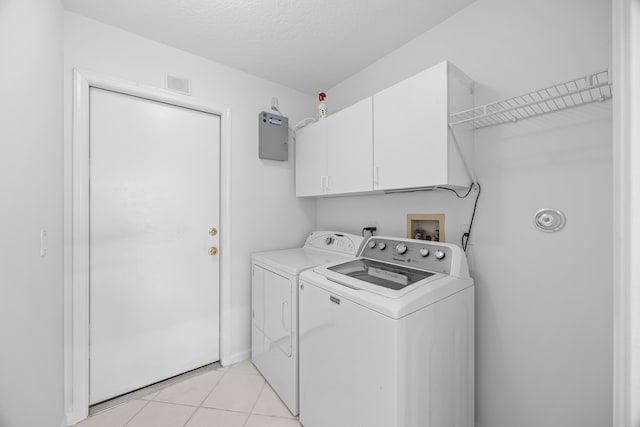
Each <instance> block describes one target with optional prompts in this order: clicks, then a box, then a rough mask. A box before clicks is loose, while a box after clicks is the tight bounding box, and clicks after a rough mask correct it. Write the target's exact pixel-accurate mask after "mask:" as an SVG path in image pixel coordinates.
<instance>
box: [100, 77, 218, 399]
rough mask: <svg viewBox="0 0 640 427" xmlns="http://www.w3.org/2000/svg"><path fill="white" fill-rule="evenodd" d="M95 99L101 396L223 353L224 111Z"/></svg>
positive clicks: (104, 95)
mask: <svg viewBox="0 0 640 427" xmlns="http://www.w3.org/2000/svg"><path fill="white" fill-rule="evenodd" d="M90 99H91V100H90V108H91V109H90V150H91V154H90V334H91V335H90V385H89V388H90V403H91V404H93V403H97V402H100V401H103V400H106V399H109V398H111V397H114V396H117V395H120V394H123V393H126V392H129V391H131V390H135V389H137V388H140V387H143V386H145V385H148V384H152V383H154V382H157V381H160V380H163V379H166V378H168V377H171V376H174V375H177V374H180V373H182V372H185V371H188V370H191V369H194V368H197V367H200V366H203V365H205V364H208V363H212V362H214V361H216V360H218V359H219V338H218V337H219V257H218V256H217V255H213V256H212V255H210V254H209V248H210V247H217V246H218V243H219V236H218V235H215V236H212V235H210V234H209V229H210V228H212V227H216V228H217V227H218V221H219V147H220V119H219V117H218V116H215V115H212V114H207V113H203V112H199V111H195V110H190V109H186V108H182V107H177V106H173V105H168V104H164V103H160V102H155V101H150V100H147V99H142V98H137V97H133V96H129V95H124V94H120V93H115V92H109V91H105V90H101V89H95V88H92V89H91V93H90Z"/></svg>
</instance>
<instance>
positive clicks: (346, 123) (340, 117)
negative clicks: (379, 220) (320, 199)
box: [296, 97, 373, 197]
mask: <svg viewBox="0 0 640 427" xmlns="http://www.w3.org/2000/svg"><path fill="white" fill-rule="evenodd" d="M372 105H373V104H372V99H371V97H369V98H367V99H364V100H363V101H360V102H358V103H357V104H354V105H352V106H350V107H348V108H345V109H344V110H342V111H339V112H337V113H334V114H332V115H331V116H329V117H327V118H326V119H323V120H320V121H318V122H316V123H314V124H312V125H309V126H307V127H305V128H303V129H301V130H300V131H299V132H298V133H297V135H296V196H298V197H301V196H324V195H331V194H346V193H359V192H364V191H372V190H373V181H372V167H373V136H372V132H373V119H372V116H373V111H372Z"/></svg>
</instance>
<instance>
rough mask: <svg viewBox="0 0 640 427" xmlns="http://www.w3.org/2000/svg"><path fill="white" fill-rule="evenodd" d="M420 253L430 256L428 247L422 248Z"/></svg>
mask: <svg viewBox="0 0 640 427" xmlns="http://www.w3.org/2000/svg"><path fill="white" fill-rule="evenodd" d="M420 255H422V257H423V258H424V257H428V256H429V249H428V248H420Z"/></svg>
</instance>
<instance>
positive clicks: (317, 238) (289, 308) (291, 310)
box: [251, 231, 364, 415]
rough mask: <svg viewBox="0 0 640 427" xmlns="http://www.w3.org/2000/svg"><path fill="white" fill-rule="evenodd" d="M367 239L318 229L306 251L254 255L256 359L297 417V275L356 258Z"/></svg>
mask: <svg viewBox="0 0 640 427" xmlns="http://www.w3.org/2000/svg"><path fill="white" fill-rule="evenodd" d="M363 241H364V238H363V237H361V236H357V235H353V234H347V233H339V232H335V231H314V232H312V233H311V234H309V236H308V237H307V240H306V242H305V244H304V246H303V247H302V248H294V249H285V250H278V251H270V252H259V253H254V254H252V257H251V259H252V265H251V270H252V280H251V306H252V321H251V360H252V362H253V364H254V365H255V366H256V368H258V370H259V371H260V373H262V375H263V376H264V378H265V379H266V380H267V382H268V383H269V384H270V385H271V387H272V388H273V389H274V391H275V392H276V393H277V394H278V396H280V398H281V399H282V401H283V402H284V403H285V404H286V405H287V407H288V408H289V410H290V411H291V413H292V414H294V415H297V414H298V395H299V392H298V390H299V385H298V384H299V383H298V277H299V275H300V273H301V272H302V271H304V270H307V269H309V268H313V267H316V266H319V265H322V264H327V263H330V262H335V261H338V260H340V261H344V260H346V259H349V258H355V256H356V254H357V253H358V250H359V249H360V246H361V245H362V242H363Z"/></svg>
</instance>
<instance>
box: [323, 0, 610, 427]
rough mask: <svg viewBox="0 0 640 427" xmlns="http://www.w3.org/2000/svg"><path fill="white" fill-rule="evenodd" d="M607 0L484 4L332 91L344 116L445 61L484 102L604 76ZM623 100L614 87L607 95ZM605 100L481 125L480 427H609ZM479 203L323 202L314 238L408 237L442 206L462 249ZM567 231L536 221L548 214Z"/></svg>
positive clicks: (383, 198) (477, 241)
mask: <svg viewBox="0 0 640 427" xmlns="http://www.w3.org/2000/svg"><path fill="white" fill-rule="evenodd" d="M610 9H611V2H610V1H607V0H588V1H584V0H564V1H561V2H558V1H553V0H542V1H537V2H520V1H511V0H478V1H477V2H475V3H474V4H472V5H471V6H470V7H468V8H466V9H464V10H463V11H461V12H459V13H458V14H457V15H454V16H453V17H452V18H450V19H449V20H447V21H445V22H444V23H442V24H441V25H439V26H437V27H435V28H434V29H433V30H431V31H429V32H427V33H425V34H423V35H422V36H420V37H418V38H417V39H415V40H413V41H412V42H410V43H408V44H407V45H405V46H403V47H401V48H400V49H398V50H396V51H394V52H393V53H391V54H390V55H388V56H386V57H384V58H382V59H381V60H379V61H378V62H376V63H374V64H372V65H371V66H370V67H368V68H366V69H365V70H363V71H362V72H360V73H358V74H356V75H354V76H352V77H350V78H349V79H347V80H346V81H344V82H342V83H340V84H339V85H337V86H336V87H334V88H332V89H329V90H328V91H327V94H328V99H327V102H328V105H329V110H330V112H331V111H336V110H339V109H341V108H343V107H345V106H347V105H349V104H351V103H353V102H355V101H357V100H359V99H362V98H364V97H365V96H368V95H371V94H373V93H375V92H376V91H378V90H380V89H383V88H385V87H387V86H389V85H391V84H393V83H395V82H397V81H399V80H401V79H403V78H405V77H408V76H410V75H412V74H414V73H416V72H418V71H421V70H423V69H425V68H427V67H429V66H431V65H433V64H436V63H438V62H439V61H441V60H444V59H449V60H451V61H452V62H453V63H454V64H456V65H457V66H458V67H460V68H461V69H462V70H464V71H465V72H466V73H467V74H468V75H469V76H470V77H471V78H473V79H474V80H475V81H476V82H477V86H476V96H475V98H476V105H480V104H484V103H487V102H491V101H494V100H498V99H501V98H506V97H510V96H514V95H518V94H520V93H522V92H527V91H529V90H533V89H537V88H540V87H544V86H546V85H550V84H553V83H556V82H560V81H564V80H568V79H570V78H573V77H578V76H581V75H584V74H586V73H588V72H595V71H599V70H602V69H606V68H608V67H609V66H610V61H611V35H610V33H611V11H610ZM614 90H615V87H614ZM610 108H611V103H610V102H608V103H606V104H599V105H596V106H593V107H584V108H581V109H580V110H578V109H576V110H572V111H568V112H563V113H557V114H554V115H548V116H545V117H542V118H539V119H533V120H530V121H528V122H521V123H519V124H515V125H503V126H500V127H494V128H489V129H484V130H479V131H476V133H475V137H476V142H475V162H474V163H475V164H474V166H475V170H476V173H477V176H478V180H479V181H480V183H481V184H482V195H481V198H480V202H479V205H478V213H477V217H476V223H475V225H474V230H473V231H474V235H473V237H472V239H471V241H472V243H473V244H472V245H471V246H470V249H469V252H468V256H469V261H470V267H471V272H472V275H473V277H474V279H475V281H476V286H477V289H476V295H477V300H476V309H477V317H476V322H477V323H476V326H477V333H476V340H477V342H476V358H477V359H476V360H477V361H476V369H477V375H476V381H477V384H476V422H477V426H479V427H514V426H517V427H542V426H544V427H566V426H581V427H605V426H610V425H611V413H612V308H611V306H612V288H611V286H612V258H611V251H612V239H611V234H610V233H611V229H612V221H611V214H612V197H611V190H612V180H611V174H612V155H611V143H612V141H611V114H610ZM472 202H473V201H472V200H468V201H463V202H461V201H459V200H458V199H456V198H455V196H453V195H452V194H448V193H441V192H425V193H411V194H393V195H377V196H362V197H341V198H326V199H321V200H319V202H318V228H344V229H345V231H350V232H360V229H361V228H362V227H363V226H365V225H367V224H369V223H374V224H375V225H377V227H378V234H381V235H404V233H405V222H406V214H407V213H421V212H425V213H429V212H434V213H438V212H444V213H445V214H446V215H447V216H446V237H447V241H452V242H454V243H458V242H459V236H460V224H462V223H468V218H469V215H470V213H471V209H472ZM546 207H552V208H558V209H561V210H563V211H564V212H565V214H566V216H567V226H566V228H565V229H564V230H562V231H561V232H559V233H557V234H545V233H542V232H539V231H537V230H536V229H535V228H534V226H533V216H534V213H535V212H536V211H537V210H538V209H540V208H546Z"/></svg>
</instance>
